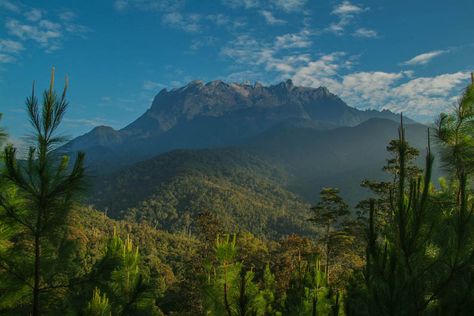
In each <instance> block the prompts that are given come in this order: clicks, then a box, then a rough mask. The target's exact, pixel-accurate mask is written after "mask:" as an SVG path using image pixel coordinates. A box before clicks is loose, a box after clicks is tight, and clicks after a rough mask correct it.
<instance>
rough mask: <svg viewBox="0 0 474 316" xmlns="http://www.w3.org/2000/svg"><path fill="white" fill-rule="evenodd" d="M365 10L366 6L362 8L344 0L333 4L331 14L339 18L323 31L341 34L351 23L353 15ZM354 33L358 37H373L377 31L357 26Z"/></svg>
mask: <svg viewBox="0 0 474 316" xmlns="http://www.w3.org/2000/svg"><path fill="white" fill-rule="evenodd" d="M367 10H368V8H363V7H360V6H357V5H355V4H352V3H350V2H349V1H344V2H342V3H340V4H338V5H336V6H334V8H333V10H332V12H331V14H332V15H336V16H337V17H338V19H339V20H338V21H337V22H333V23H331V24H330V25H329V26H328V27H326V28H325V29H324V31H326V32H331V33H334V34H336V35H343V34H344V33H345V31H346V28H347V27H348V26H349V25H350V24H351V23H352V21H353V19H354V18H355V16H357V15H358V14H361V13H362V12H364V11H367ZM354 35H355V36H360V37H375V36H376V35H377V33H376V32H375V31H373V30H368V29H364V28H359V29H358V30H357V31H355V33H354Z"/></svg>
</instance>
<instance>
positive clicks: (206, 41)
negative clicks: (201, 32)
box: [190, 36, 217, 50]
mask: <svg viewBox="0 0 474 316" xmlns="http://www.w3.org/2000/svg"><path fill="white" fill-rule="evenodd" d="M216 42H217V37H214V36H204V37H200V38H195V39H193V40H192V42H191V47H190V48H191V49H192V50H198V49H201V48H203V47H209V46H213V45H215V43H216Z"/></svg>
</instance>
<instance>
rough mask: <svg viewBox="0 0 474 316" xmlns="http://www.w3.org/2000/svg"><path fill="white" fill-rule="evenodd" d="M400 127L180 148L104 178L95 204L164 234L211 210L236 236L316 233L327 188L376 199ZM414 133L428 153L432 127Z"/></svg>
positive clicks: (294, 130)
mask: <svg viewBox="0 0 474 316" xmlns="http://www.w3.org/2000/svg"><path fill="white" fill-rule="evenodd" d="M397 129H398V125H397V123H395V122H393V121H390V120H384V119H371V120H368V121H366V122H364V123H362V124H360V125H358V126H354V127H340V128H335V129H332V130H318V129H314V128H308V127H295V126H294V125H291V126H275V127H274V128H272V129H270V130H268V131H266V132H264V133H262V134H260V135H259V136H258V137H255V138H254V139H252V140H251V141H249V142H248V143H247V144H245V145H241V146H238V147H234V148H227V149H205V150H177V151H172V152H169V153H166V154H162V155H158V156H156V157H154V158H152V159H149V160H145V161H142V162H139V163H136V164H134V165H132V166H129V167H125V168H122V169H121V170H119V171H118V172H115V173H112V174H110V175H106V176H103V177H101V178H99V179H98V181H97V185H96V188H95V190H94V195H93V199H92V202H93V203H94V204H95V205H96V206H97V207H98V208H100V209H106V208H108V209H109V214H111V215H112V216H113V217H121V216H125V217H128V218H132V219H134V220H137V221H147V222H149V223H151V224H152V225H156V226H157V227H160V228H162V229H170V230H179V229H182V226H183V225H187V224H186V222H188V224H189V221H191V222H192V221H193V219H195V218H196V215H197V214H198V213H199V212H202V211H210V212H213V213H215V214H216V215H217V216H218V217H219V218H220V220H221V221H222V223H223V224H224V226H225V227H226V229H229V230H233V229H235V227H240V228H243V229H247V230H250V231H252V232H253V233H256V234H259V235H266V236H276V235H284V234H288V233H310V232H311V228H310V227H309V226H308V223H307V222H306V219H307V218H308V215H309V214H308V210H309V206H310V204H311V203H315V202H316V200H317V198H318V193H319V191H320V190H321V188H322V187H325V186H335V187H339V188H341V191H342V194H343V196H344V197H345V198H346V199H347V200H348V201H349V202H350V203H351V204H355V203H356V202H358V201H359V200H360V199H362V198H364V197H366V196H367V194H368V192H366V191H365V190H363V189H362V188H360V183H361V181H362V180H363V179H365V178H369V179H374V180H377V179H378V180H381V179H383V178H384V176H386V175H384V173H383V172H382V171H381V168H382V167H383V165H384V164H385V162H386V158H387V157H388V155H387V152H386V146H387V144H388V143H389V141H390V140H391V139H394V138H396V137H397ZM406 134H407V139H408V141H409V142H410V144H411V145H413V146H415V147H417V148H419V149H420V150H421V151H422V152H423V149H424V148H425V147H426V127H425V126H423V125H419V124H412V125H408V126H406ZM422 160H423V159H422V157H421V158H420V164H421V161H422ZM180 227H181V228H180Z"/></svg>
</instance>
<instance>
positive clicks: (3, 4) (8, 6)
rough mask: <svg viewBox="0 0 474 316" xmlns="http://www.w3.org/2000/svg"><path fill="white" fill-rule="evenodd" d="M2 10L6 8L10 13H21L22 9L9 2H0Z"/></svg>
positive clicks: (1, 0)
mask: <svg viewBox="0 0 474 316" xmlns="http://www.w3.org/2000/svg"><path fill="white" fill-rule="evenodd" d="M0 8H4V9H6V10H8V11H11V12H15V13H19V12H20V11H21V9H20V7H19V6H18V5H17V4H14V3H12V2H10V1H7V0H0Z"/></svg>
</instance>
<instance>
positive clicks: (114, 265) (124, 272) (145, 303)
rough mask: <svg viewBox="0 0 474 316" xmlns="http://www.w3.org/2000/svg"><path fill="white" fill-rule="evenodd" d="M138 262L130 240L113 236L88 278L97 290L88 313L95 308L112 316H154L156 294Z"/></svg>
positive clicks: (136, 250)
mask: <svg viewBox="0 0 474 316" xmlns="http://www.w3.org/2000/svg"><path fill="white" fill-rule="evenodd" d="M139 262H140V258H139V254H138V247H134V246H133V243H132V241H131V239H130V237H129V236H127V239H126V240H125V241H124V240H122V238H120V237H119V236H118V235H117V234H116V233H115V232H114V235H113V237H112V238H110V240H109V242H108V245H107V251H106V253H105V256H104V257H103V258H102V260H100V261H99V262H98V263H97V265H96V267H95V271H94V273H93V278H91V280H94V283H96V284H97V285H96V286H97V288H98V289H94V294H93V297H92V300H91V301H90V304H89V306H88V309H89V308H90V306H96V307H97V308H99V309H98V310H99V311H102V310H106V309H105V308H106V307H107V306H109V307H107V308H108V309H110V310H111V311H112V314H113V315H158V314H159V309H158V308H157V307H156V305H155V299H156V296H157V295H156V294H157V293H155V291H154V289H153V288H152V287H151V286H150V284H149V282H148V280H147V279H146V277H145V276H144V275H143V273H141V272H140V267H139ZM101 292H102V293H104V294H103V296H102V297H101V296H100V293H101ZM109 300H110V302H109ZM105 301H106V303H107V304H105Z"/></svg>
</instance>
